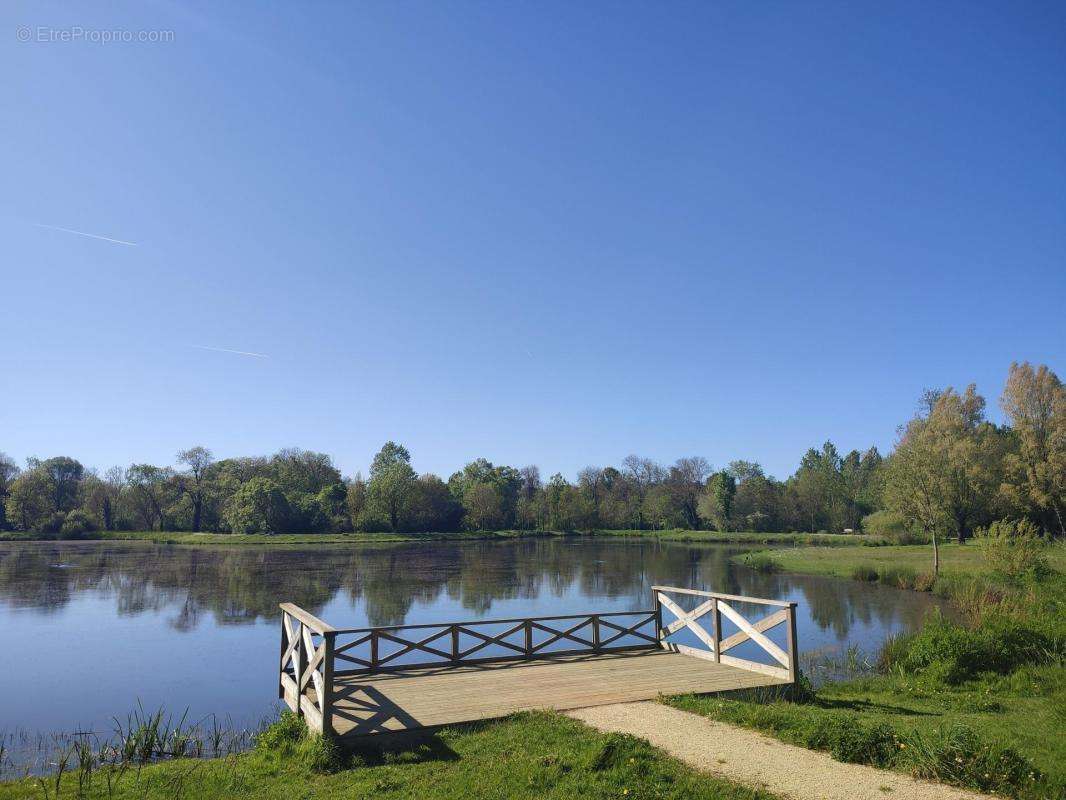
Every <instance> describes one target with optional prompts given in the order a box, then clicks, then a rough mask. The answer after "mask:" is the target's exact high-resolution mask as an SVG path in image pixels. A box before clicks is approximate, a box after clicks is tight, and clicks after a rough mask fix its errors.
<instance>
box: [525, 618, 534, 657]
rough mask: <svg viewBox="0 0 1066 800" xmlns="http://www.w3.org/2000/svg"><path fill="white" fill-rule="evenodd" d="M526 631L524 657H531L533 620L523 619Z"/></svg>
mask: <svg viewBox="0 0 1066 800" xmlns="http://www.w3.org/2000/svg"><path fill="white" fill-rule="evenodd" d="M525 629H526V630H525V633H526V658H533V620H531V619H527V620H526V621H525Z"/></svg>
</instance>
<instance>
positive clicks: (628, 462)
mask: <svg viewBox="0 0 1066 800" xmlns="http://www.w3.org/2000/svg"><path fill="white" fill-rule="evenodd" d="M622 474H623V475H625V476H626V477H627V478H629V480H630V481H631V482H632V486H633V490H634V493H635V495H636V497H635V498H634V500H635V502H634V505H635V507H636V511H637V528H638V529H640V528H644V526H645V501H646V499H647V495H648V491H649V490H650V489H651V487H652V486H655V485H656V484H659V483H661V482H662V481H663V480H665V478H666V470H665V469H663V467H662V465H660V464H657V463H656V462H654V461H652V460H651V459H650V458H641V457H640V456H638V455H628V456H626V457H625V458H624V459H622Z"/></svg>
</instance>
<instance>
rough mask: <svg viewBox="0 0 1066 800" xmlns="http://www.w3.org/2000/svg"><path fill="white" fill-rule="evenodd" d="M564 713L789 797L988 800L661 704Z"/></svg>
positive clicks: (802, 799)
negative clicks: (787, 742) (831, 755)
mask: <svg viewBox="0 0 1066 800" xmlns="http://www.w3.org/2000/svg"><path fill="white" fill-rule="evenodd" d="M566 713H567V715H568V716H570V717H573V718H574V719H577V720H581V721H582V722H584V723H585V724H587V725H591V726H592V727H594V728H597V729H598V730H601V731H614V732H617V733H630V734H633V735H634V736H639V737H640V738H642V739H647V740H648V741H649V742H651V743H652V744H653V745H655V746H656V747H658V748H660V749H662V750H665V751H666V752H667V753H669V754H670V755H672V756H674V757H675V758H677V759H679V760H681V761H684V762H685V763H686V764H688V765H690V766H692V767H695V768H696V769H700V770H703V771H705V772H713V773H715V774H716V775H719V776H721V777H723V778H728V779H729V780H731V781H734V782H736V783H742V784H746V785H748V786H756V787H759V788H762V789H766V790H767V791H769V792H772V793H774V794H776V795H779V796H781V797H789V798H793V800H867V798H878V800H886V799H887V800H992V798H991V797H990V796H989V795H983V794H977V793H975V792H969V791H966V790H964V789H956V788H954V787H951V786H945V785H944V784H940V783H928V782H925V781H918V780H915V779H913V778H910V777H908V776H906V775H902V774H900V773H898V772H890V771H887V770H881V769H876V768H874V767H865V766H860V765H858V764H842V763H840V762H839V761H834V760H833V759H832V758H830V757H829V756H828V755H826V754H825V753H818V752H815V751H813V750H805V749H804V748H802V747H794V746H793V745H790V744H785V743H784V742H780V741H778V740H777V739H771V738H769V737H768V736H763V735H762V734H760V733H756V732H754V731H750V730H747V729H745V728H736V727H733V726H732V725H726V724H725V723H722V722H715V721H714V720H710V719H707V718H706V717H701V716H698V715H697V714H690V713H689V712H687V711H680V710H678V709H676V708H671V707H670V706H665V705H663V704H661V703H655V702H643V703H618V704H615V705H609V706H593V707H591V708H579V709H576V710H574V711H568V712H566Z"/></svg>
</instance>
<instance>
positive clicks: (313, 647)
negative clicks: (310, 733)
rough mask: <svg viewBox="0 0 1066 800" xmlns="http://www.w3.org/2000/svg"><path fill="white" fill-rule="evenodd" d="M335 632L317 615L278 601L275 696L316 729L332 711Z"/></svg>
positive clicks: (320, 728) (321, 725) (321, 728)
mask: <svg viewBox="0 0 1066 800" xmlns="http://www.w3.org/2000/svg"><path fill="white" fill-rule="evenodd" d="M335 636H336V632H335V631H334V629H333V628H332V627H330V626H329V625H327V624H326V623H325V622H323V621H322V620H320V619H318V617H315V616H313V615H311V614H308V613H307V612H306V611H304V610H303V609H302V608H300V607H299V606H296V605H293V604H292V603H282V604H281V673H280V685H279V687H278V696H279V697H281V698H282V699H283V700H285V702H286V703H287V704H288V705H289V707H290V708H291V709H292V710H293V711H295V712H296V713H297V714H299V715H300V716H303V717H306V718H307V720H308V723H309V724H310V725H311V726H312V727H314V728H315V729H317V730H319V731H321V730H323V722H324V720H329V719H330V717H331V714H332V704H333V656H334V638H335Z"/></svg>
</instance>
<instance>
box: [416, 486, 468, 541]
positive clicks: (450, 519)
mask: <svg viewBox="0 0 1066 800" xmlns="http://www.w3.org/2000/svg"><path fill="white" fill-rule="evenodd" d="M462 518H463V507H462V505H461V504H460V503H458V502H457V501H456V500H455V498H454V497H452V493H451V491H450V490H449V489H448V484H446V483H445V482H444V481H442V480H441V479H440V478H439V477H437V476H436V475H431V474H428V473H427V474H425V475H420V476H419V477H418V479H417V480H416V481H415V483H414V486H413V487H412V489H411V496H410V498H409V500H408V509H407V526H408V528H409V529H410V530H414V531H427V532H428V531H456V530H459V528H460V525H461V522H462Z"/></svg>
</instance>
